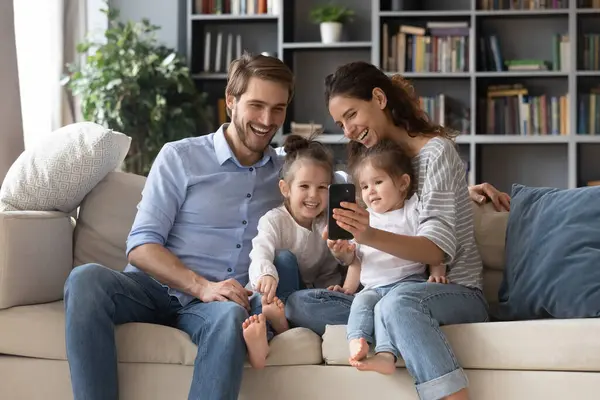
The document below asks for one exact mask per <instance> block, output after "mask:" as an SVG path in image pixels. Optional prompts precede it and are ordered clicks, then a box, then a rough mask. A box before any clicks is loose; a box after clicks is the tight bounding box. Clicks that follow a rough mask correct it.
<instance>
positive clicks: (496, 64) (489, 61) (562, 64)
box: [479, 33, 571, 72]
mask: <svg viewBox="0 0 600 400" xmlns="http://www.w3.org/2000/svg"><path fill="white" fill-rule="evenodd" d="M551 46H552V60H551V61H547V60H538V59H511V60H505V59H504V56H503V54H502V50H501V47H500V40H499V39H498V36H497V35H487V36H482V37H480V38H479V52H480V55H481V58H480V60H481V65H480V66H479V68H480V69H481V70H483V71H498V72H500V71H548V70H552V71H563V72H568V71H569V59H570V53H571V49H570V47H571V42H570V41H569V35H566V34H559V33H557V34H554V35H553V36H552V42H551Z"/></svg>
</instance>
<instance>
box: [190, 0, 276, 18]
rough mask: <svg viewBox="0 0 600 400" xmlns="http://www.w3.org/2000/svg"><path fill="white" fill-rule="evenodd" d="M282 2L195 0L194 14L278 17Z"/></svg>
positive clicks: (261, 0)
mask: <svg viewBox="0 0 600 400" xmlns="http://www.w3.org/2000/svg"><path fill="white" fill-rule="evenodd" d="M281 1H283V0H195V1H194V10H195V12H196V14H217V15H218V14H232V15H261V14H270V15H278V14H279V11H280V9H281Z"/></svg>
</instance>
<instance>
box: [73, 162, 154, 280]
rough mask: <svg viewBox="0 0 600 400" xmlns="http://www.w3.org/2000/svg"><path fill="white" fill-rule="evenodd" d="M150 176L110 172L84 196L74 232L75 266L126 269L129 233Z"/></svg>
mask: <svg viewBox="0 0 600 400" xmlns="http://www.w3.org/2000/svg"><path fill="white" fill-rule="evenodd" d="M145 183H146V178H145V177H143V176H140V175H134V174H128V173H124V172H109V173H108V174H107V175H106V177H105V178H104V179H102V180H101V181H100V183H98V185H96V187H95V188H94V189H93V190H92V191H91V192H90V193H89V194H88V195H87V196H85V198H84V199H83V202H82V203H81V207H80V208H79V216H78V218H77V225H76V227H75V232H74V234H73V266H78V265H82V264H86V263H91V262H93V263H99V264H102V265H104V266H106V267H109V268H112V269H114V270H118V271H122V270H123V269H124V268H125V266H126V265H127V258H126V257H125V246H126V243H125V242H126V240H127V236H128V235H129V231H130V230H131V225H132V224H133V220H134V218H135V215H136V212H137V204H138V203H139V201H140V200H141V198H142V194H141V193H142V189H143V188H144V184H145Z"/></svg>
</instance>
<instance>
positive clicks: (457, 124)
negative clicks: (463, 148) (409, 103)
mask: <svg viewBox="0 0 600 400" xmlns="http://www.w3.org/2000/svg"><path fill="white" fill-rule="evenodd" d="M419 104H420V106H421V110H423V111H424V112H425V113H426V114H427V115H428V117H429V119H430V121H432V122H434V123H436V124H438V125H441V126H446V127H449V128H450V129H453V130H455V131H458V132H460V133H462V134H469V133H470V131H471V117H470V110H469V108H468V107H465V106H464V105H462V104H461V103H460V102H459V101H457V100H456V99H453V98H452V97H450V96H447V95H445V94H438V95H436V96H421V97H419Z"/></svg>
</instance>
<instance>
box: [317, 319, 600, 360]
mask: <svg viewBox="0 0 600 400" xmlns="http://www.w3.org/2000/svg"><path fill="white" fill-rule="evenodd" d="M442 331H443V332H444V333H445V334H446V337H447V338H448V341H449V342H450V345H451V346H452V349H453V350H454V352H455V354H456V357H457V359H458V361H459V364H460V365H461V366H462V367H463V368H469V369H507V370H544V371H594V372H599V371H600V319H591V318H590V319H568V320H556V319H554V320H535V321H510V322H504V321H503V322H483V323H476V324H461V325H448V326H443V327H442ZM348 356H349V352H348V345H347V342H346V326H345V325H333V326H332V325H329V326H327V329H326V330H325V334H324V335H323V359H324V360H325V363H326V364H330V365H349V363H348ZM397 365H398V366H404V362H403V361H402V360H399V362H398V363H397Z"/></svg>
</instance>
